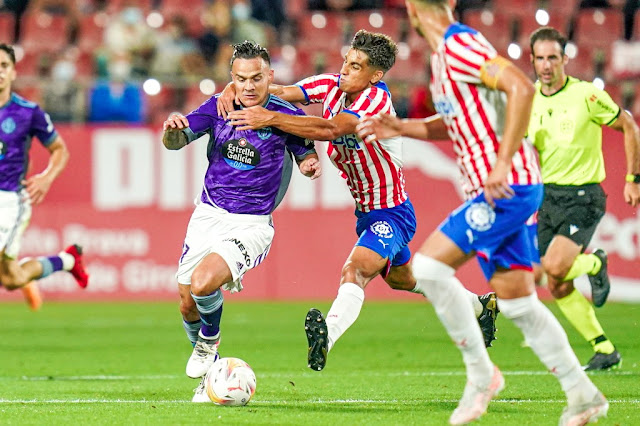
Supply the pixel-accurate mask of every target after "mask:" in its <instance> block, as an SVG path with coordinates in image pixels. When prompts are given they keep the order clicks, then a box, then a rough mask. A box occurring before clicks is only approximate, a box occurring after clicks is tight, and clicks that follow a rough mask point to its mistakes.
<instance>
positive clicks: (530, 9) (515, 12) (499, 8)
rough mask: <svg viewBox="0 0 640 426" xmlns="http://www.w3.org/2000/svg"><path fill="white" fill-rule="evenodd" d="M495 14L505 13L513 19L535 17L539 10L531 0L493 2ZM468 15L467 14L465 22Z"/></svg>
mask: <svg viewBox="0 0 640 426" xmlns="http://www.w3.org/2000/svg"><path fill="white" fill-rule="evenodd" d="M491 4H492V10H493V11H494V12H500V13H504V14H505V15H506V16H511V17H516V16H520V17H530V16H534V15H535V13H536V10H537V9H538V7H537V3H536V2H535V1H531V0H493V1H492V2H491ZM466 16H467V14H466V13H465V20H466Z"/></svg>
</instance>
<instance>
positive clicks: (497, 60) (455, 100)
mask: <svg viewBox="0 0 640 426" xmlns="http://www.w3.org/2000/svg"><path fill="white" fill-rule="evenodd" d="M452 3H453V4H452ZM454 4H455V2H454V1H450V0H407V2H406V5H407V12H408V15H409V19H410V21H411V23H412V26H413V27H414V28H415V29H416V31H417V32H418V33H419V34H420V35H421V36H422V37H423V38H424V39H425V40H426V42H427V43H428V45H429V47H430V48H431V50H432V52H433V53H432V56H431V74H432V77H431V82H430V90H431V93H432V95H433V100H434V105H435V107H436V110H437V112H438V114H436V115H435V116H433V117H430V118H428V119H424V120H416V119H414V120H409V119H406V120H399V119H397V118H395V117H392V116H390V115H385V114H378V115H376V116H375V117H372V118H366V119H365V120H363V122H362V123H361V124H360V125H359V126H358V130H359V136H360V137H361V138H363V139H364V140H365V141H367V142H368V141H369V140H372V141H375V140H380V139H386V138H394V137H398V136H407V137H412V138H417V139H450V140H451V141H452V142H453V144H454V151H455V153H456V155H457V161H458V164H459V166H460V171H461V174H462V182H463V183H462V185H463V189H464V191H465V192H466V194H467V198H468V200H467V202H466V203H464V204H463V205H462V206H460V207H459V208H457V209H456V210H455V211H454V212H452V213H451V214H450V215H449V217H448V218H446V219H445V220H444V221H443V222H442V224H441V225H440V226H439V227H438V229H437V230H435V231H434V232H433V233H432V234H431V235H430V236H429V237H428V239H427V241H426V242H425V243H424V244H423V246H422V247H421V249H420V251H419V252H418V253H416V255H415V256H414V259H413V262H412V265H413V273H414V275H415V277H416V279H417V286H416V288H418V289H420V290H421V292H422V293H423V294H424V295H425V296H426V297H428V298H429V300H430V301H431V302H432V303H433V305H434V308H435V310H436V312H437V314H438V316H439V318H440V320H441V322H442V323H443V325H444V326H445V328H446V330H447V332H448V333H449V335H450V336H451V338H452V340H453V341H454V342H455V343H456V345H457V346H458V348H459V349H460V351H461V352H462V356H463V360H464V363H465V365H466V370H467V378H468V382H467V385H466V387H465V390H464V393H463V396H462V398H461V400H460V403H459V405H458V407H457V408H456V409H455V411H454V412H453V414H452V415H451V418H450V420H449V421H450V423H451V424H466V423H468V422H470V421H473V420H474V419H477V418H478V417H480V416H481V415H482V414H484V413H485V412H486V410H487V407H488V404H489V402H490V401H491V399H492V398H493V397H494V396H496V395H497V394H498V393H499V392H500V391H501V390H502V388H503V387H504V378H503V376H502V374H501V372H500V370H499V369H498V368H497V367H496V366H495V365H494V364H493V362H492V361H491V360H490V358H489V355H488V353H487V350H486V348H485V347H484V345H483V344H482V343H483V342H482V335H481V333H480V330H479V329H478V327H476V326H475V324H474V321H472V319H473V309H472V306H471V303H470V302H469V298H468V297H467V294H466V292H465V291H464V289H463V286H462V284H461V283H460V281H458V280H457V278H456V277H455V272H456V269H457V268H458V267H460V266H461V265H462V264H464V263H465V262H466V261H468V260H469V259H471V258H472V257H477V259H478V261H479V262H480V266H481V268H482V270H483V272H484V274H485V276H486V278H487V279H488V280H489V283H490V285H491V286H492V287H493V288H494V289H495V291H496V294H497V295H498V304H499V308H500V311H501V312H502V314H503V315H504V316H506V317H507V318H509V319H511V320H512V321H513V322H514V323H515V324H516V326H518V327H519V328H520V330H521V331H522V332H523V334H524V336H525V339H526V341H527V342H528V343H529V345H530V347H531V348H532V349H533V351H534V352H535V353H536V355H537V356H538V357H539V358H540V360H541V361H542V362H543V363H544V364H545V365H546V366H547V368H548V369H549V371H551V372H552V373H553V374H554V375H555V376H556V377H557V378H558V380H559V381H560V384H561V386H562V389H563V390H564V392H565V394H566V396H567V399H568V406H567V408H566V409H565V411H564V413H563V414H562V417H561V419H560V424H561V425H565V424H572V425H573V424H585V423H586V422H587V421H594V420H596V419H598V418H599V417H602V416H604V415H606V412H607V410H608V407H609V404H608V402H607V400H606V399H605V398H604V396H603V395H602V393H601V392H600V391H599V390H598V389H597V388H596V387H595V385H594V384H593V383H592V382H591V380H590V379H589V378H588V377H587V376H586V374H585V373H584V372H583V371H582V368H581V366H580V363H579V362H578V359H577V358H576V356H575V354H574V353H573V350H572V349H571V347H570V346H569V341H568V339H567V336H566V333H565V332H564V330H563V329H562V327H561V326H560V324H559V322H558V320H557V319H556V318H555V317H554V316H553V314H552V313H551V312H550V311H549V310H548V309H547V308H546V307H545V306H544V305H543V304H542V303H541V302H540V301H539V300H538V298H537V295H536V291H535V284H534V276H533V271H532V260H533V258H532V255H533V253H534V250H535V248H534V247H533V241H532V239H531V238H530V236H529V232H528V230H527V220H528V219H529V218H530V217H531V215H532V214H534V213H535V212H536V210H537V209H538V207H539V205H540V202H541V200H542V185H541V182H542V180H541V176H540V170H539V166H538V163H537V160H536V157H535V154H534V151H533V147H532V145H531V143H530V142H529V141H528V140H526V139H525V138H524V135H525V132H526V129H527V124H528V121H529V116H530V113H531V102H532V99H533V95H534V88H533V85H532V84H531V82H530V81H529V80H528V78H527V77H526V75H525V74H524V73H523V72H522V71H520V70H519V69H518V68H517V67H516V66H514V65H513V64H511V63H510V62H509V61H508V60H507V59H505V58H503V57H501V56H500V55H498V54H497V52H496V50H495V49H494V48H493V46H492V45H491V44H490V43H489V42H488V41H487V40H486V39H485V38H484V36H482V34H480V33H479V32H478V31H476V30H474V29H472V28H469V27H467V26H464V25H461V24H460V23H458V22H455V21H454V19H453V15H452V6H453V5H454Z"/></svg>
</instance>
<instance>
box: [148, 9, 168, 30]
mask: <svg viewBox="0 0 640 426" xmlns="http://www.w3.org/2000/svg"><path fill="white" fill-rule="evenodd" d="M162 24H164V18H163V17H162V14H161V13H160V12H157V11H153V12H151V13H149V15H147V25H149V26H150V27H151V28H160V27H161V26H162Z"/></svg>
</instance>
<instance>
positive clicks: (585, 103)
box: [527, 77, 620, 185]
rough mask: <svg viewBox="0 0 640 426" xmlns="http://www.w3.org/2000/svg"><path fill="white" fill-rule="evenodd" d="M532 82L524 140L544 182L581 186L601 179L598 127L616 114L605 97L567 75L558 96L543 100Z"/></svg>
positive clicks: (608, 98) (610, 100)
mask: <svg viewBox="0 0 640 426" xmlns="http://www.w3.org/2000/svg"><path fill="white" fill-rule="evenodd" d="M540 87H541V86H540V82H536V94H535V96H534V98H533V107H532V110H531V120H530V121H529V129H528V132H527V133H528V136H529V139H530V140H531V141H532V142H533V145H534V146H535V147H536V149H537V150H538V154H539V157H540V168H541V170H542V180H543V182H544V183H552V184H556V185H584V184H588V183H600V182H602V181H603V180H604V178H605V170H604V159H603V157H602V126H603V125H605V124H606V125H610V124H611V123H613V122H614V121H616V119H617V118H618V115H620V107H619V106H618V105H617V104H616V103H615V102H614V101H613V100H612V99H611V97H610V96H609V94H608V93H607V92H605V91H604V90H600V89H598V88H597V87H595V86H594V85H593V83H589V82H586V81H582V80H578V79H577V78H574V77H567V81H566V83H565V85H564V87H562V89H560V90H559V91H558V92H556V93H554V94H553V95H551V96H545V95H543V94H542V92H541V91H540Z"/></svg>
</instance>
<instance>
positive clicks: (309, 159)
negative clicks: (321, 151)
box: [298, 154, 322, 180]
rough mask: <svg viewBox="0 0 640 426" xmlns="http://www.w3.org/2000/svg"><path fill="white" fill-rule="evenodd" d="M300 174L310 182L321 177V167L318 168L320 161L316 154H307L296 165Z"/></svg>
mask: <svg viewBox="0 0 640 426" xmlns="http://www.w3.org/2000/svg"><path fill="white" fill-rule="evenodd" d="M298 168H299V169H300V173H302V174H303V175H305V176H306V177H308V178H311V180H314V179H317V178H319V177H320V176H321V175H322V167H321V166H320V160H319V159H318V154H309V155H307V156H306V157H304V159H303V160H302V161H301V162H300V163H299V164H298Z"/></svg>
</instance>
